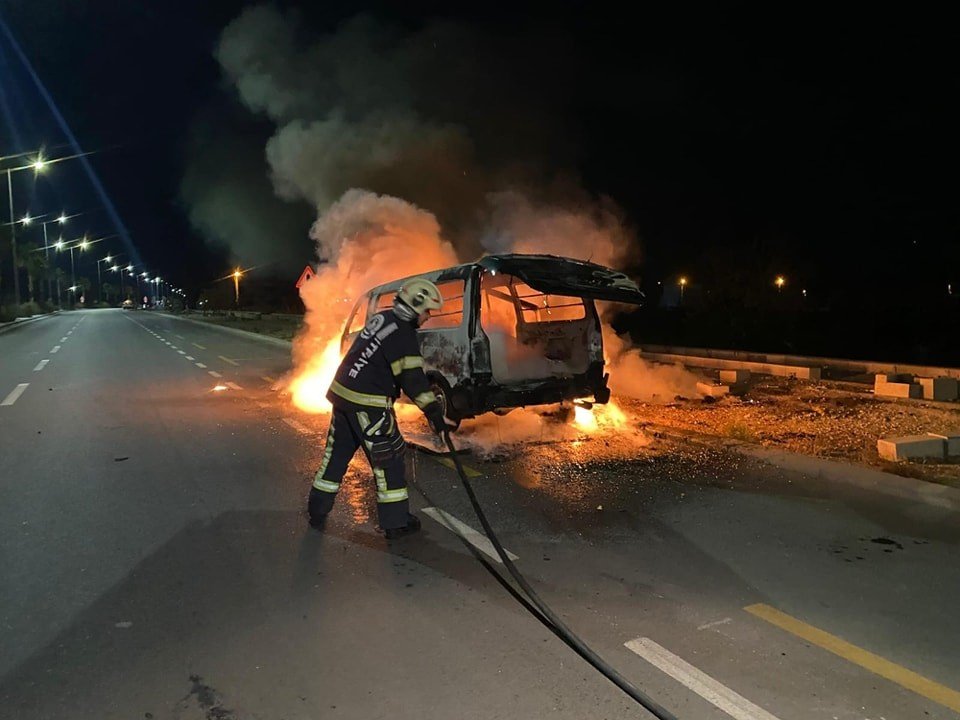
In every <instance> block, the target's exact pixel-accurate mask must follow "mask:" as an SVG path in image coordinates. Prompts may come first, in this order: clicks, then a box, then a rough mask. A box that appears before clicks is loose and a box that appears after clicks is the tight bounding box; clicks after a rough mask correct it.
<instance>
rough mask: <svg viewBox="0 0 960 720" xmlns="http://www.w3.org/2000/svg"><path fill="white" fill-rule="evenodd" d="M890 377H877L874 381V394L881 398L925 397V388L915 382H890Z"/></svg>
mask: <svg viewBox="0 0 960 720" xmlns="http://www.w3.org/2000/svg"><path fill="white" fill-rule="evenodd" d="M888 377H889V376H888V375H877V376H876V377H875V378H874V380H873V394H874V395H879V396H881V397H894V398H914V399H920V398H921V397H923V388H922V387H920V383H915V382H889V381H888V380H887V378H888Z"/></svg>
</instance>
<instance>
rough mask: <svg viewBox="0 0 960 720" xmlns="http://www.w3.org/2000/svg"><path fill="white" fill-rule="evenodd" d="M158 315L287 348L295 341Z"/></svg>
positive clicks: (174, 316) (177, 316) (214, 324)
mask: <svg viewBox="0 0 960 720" xmlns="http://www.w3.org/2000/svg"><path fill="white" fill-rule="evenodd" d="M157 314H158V315H163V316H164V317H168V318H173V319H174V320H179V321H180V322H186V323H191V324H192V325H200V326H201V327H205V328H213V329H215V330H220V331H222V332H225V333H229V334H231V335H237V336H239V337H244V338H247V339H252V340H260V341H261V342H265V343H267V344H268V345H273V346H275V347H282V348H284V349H285V350H289V349H290V348H292V347H293V343H292V342H291V341H290V340H283V339H281V338H275V337H270V336H269V335H261V334H260V333H255V332H250V331H249V330H240V329H239V328H232V327H224V326H223V325H217V324H216V323H209V322H204V321H203V320H192V319H191V318H185V317H180V316H179V315H171V314H170V313H165V312H160V313H157Z"/></svg>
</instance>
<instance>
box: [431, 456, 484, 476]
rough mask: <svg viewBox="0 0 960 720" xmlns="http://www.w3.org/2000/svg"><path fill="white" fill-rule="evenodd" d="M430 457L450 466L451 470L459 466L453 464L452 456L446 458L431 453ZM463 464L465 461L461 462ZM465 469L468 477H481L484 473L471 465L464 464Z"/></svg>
mask: <svg viewBox="0 0 960 720" xmlns="http://www.w3.org/2000/svg"><path fill="white" fill-rule="evenodd" d="M430 457H431V458H432V459H433V460H436V461H437V462H438V463H440V464H441V465H443V466H444V467H448V468H450V469H451V470H456V469H457V466H456V465H454V464H453V460H451V459H450V458H445V457H433V456H432V455H431V456H430ZM462 464H463V463H461V465H462ZM463 471H464V472H465V473H466V474H467V477H471V478H475V477H480V476H481V475H483V473H482V472H480V471H479V470H475V469H474V468H472V467H470V466H469V465H464V466H463Z"/></svg>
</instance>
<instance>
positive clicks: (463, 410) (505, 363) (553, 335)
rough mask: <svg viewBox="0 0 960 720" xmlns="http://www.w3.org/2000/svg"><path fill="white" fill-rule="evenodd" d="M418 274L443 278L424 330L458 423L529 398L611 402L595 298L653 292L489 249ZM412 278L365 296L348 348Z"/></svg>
mask: <svg viewBox="0 0 960 720" xmlns="http://www.w3.org/2000/svg"><path fill="white" fill-rule="evenodd" d="M415 277H422V278H426V279H427V280H430V281H432V282H433V283H435V284H436V285H437V287H438V288H439V289H440V292H441V294H442V295H443V298H444V303H443V309H442V310H441V311H440V312H439V313H435V314H433V315H432V316H431V317H430V319H429V320H428V321H427V322H426V323H424V325H423V326H422V327H421V328H420V329H419V330H418V334H419V336H420V349H421V352H422V354H423V359H424V366H425V367H424V370H425V371H426V373H427V377H428V378H429V379H430V381H431V383H432V384H433V387H434V390H435V391H436V392H437V394H438V396H439V397H440V398H441V400H442V402H443V403H444V405H445V409H446V413H447V416H448V417H449V418H450V419H451V420H453V421H454V422H459V421H460V420H462V419H464V418H472V417H475V416H477V415H480V414H482V413H485V412H491V411H492V412H497V413H504V412H507V411H509V410H511V409H513V408H517V407H522V406H526V405H546V404H552V403H559V402H563V401H565V400H573V399H577V398H589V397H592V398H593V401H594V402H597V403H606V402H607V401H608V400H609V399H610V390H609V389H608V388H607V378H608V375H607V374H605V373H604V368H603V365H604V360H603V337H602V332H601V327H600V317H599V316H598V314H597V309H596V306H595V304H594V301H595V300H606V301H613V302H622V303H632V304H640V303H641V302H642V301H643V293H642V292H641V291H640V289H639V288H638V287H637V285H636V283H634V282H633V281H632V280H630V279H629V278H628V277H627V276H626V275H624V274H623V273H620V272H617V271H615V270H611V269H610V268H606V267H603V266H602V265H596V264H593V263H588V262H581V261H579V260H571V259H569V258H562V257H555V256H552V255H488V256H486V257H484V258H482V259H480V260H478V261H477V262H474V263H468V264H466V265H457V266H456V267H451V268H446V269H443V270H434V271H432V272H428V273H423V274H421V275H417V276H415ZM408 279H409V278H402V279H399V280H394V281H393V282H390V283H386V284H384V285H380V286H378V287H375V288H373V289H371V290H369V291H368V292H367V293H366V294H365V295H363V296H362V297H361V298H360V299H359V300H358V301H357V303H356V305H355V306H354V307H353V310H352V311H351V312H350V315H349V317H348V318H347V322H346V325H345V326H344V332H343V337H342V342H341V347H342V348H343V349H346V348H347V347H348V346H349V344H350V343H351V342H352V341H353V339H354V337H355V336H356V334H357V333H358V332H360V330H362V329H363V326H364V324H365V323H366V321H367V317H368V316H369V315H373V314H374V313H377V312H380V311H381V310H385V309H387V308H389V307H390V306H391V305H392V304H393V299H394V297H395V296H396V293H397V291H398V290H399V289H400V287H401V285H403V283H404V281H405V280H408Z"/></svg>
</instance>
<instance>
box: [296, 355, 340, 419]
mask: <svg viewBox="0 0 960 720" xmlns="http://www.w3.org/2000/svg"><path fill="white" fill-rule="evenodd" d="M339 365H340V338H333V339H332V340H329V341H328V342H327V345H326V346H325V347H324V349H323V351H322V352H320V353H317V354H316V355H315V356H314V357H312V358H311V359H310V362H309V363H307V365H306V367H304V368H303V370H302V371H301V372H300V374H298V375H297V377H295V378H294V379H293V382H291V383H290V393H291V395H292V397H293V404H294V405H296V406H297V407H298V408H300V409H301V410H303V411H304V412H308V413H313V414H318V413H329V412H330V410H331V408H332V406H331V405H330V401H329V400H327V390H328V389H329V388H330V383H331V382H333V376H334V375H336V374H337V367H339Z"/></svg>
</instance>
